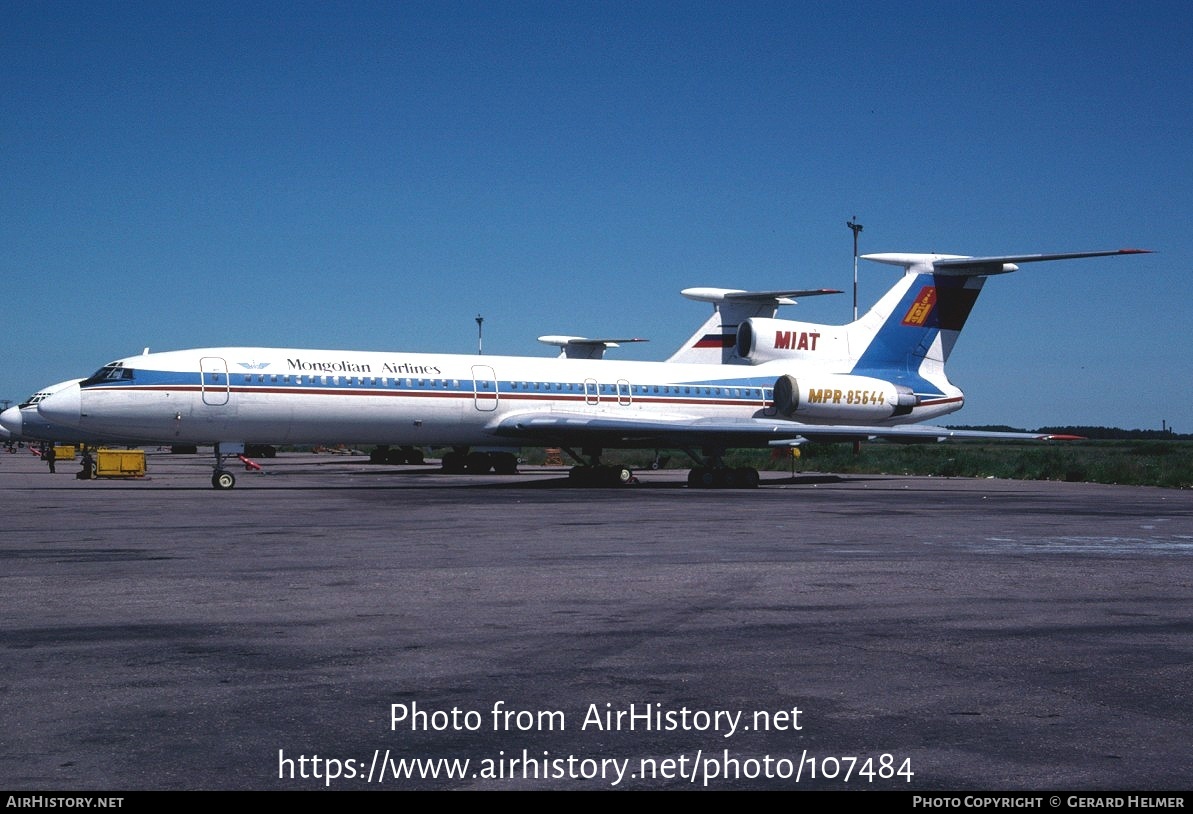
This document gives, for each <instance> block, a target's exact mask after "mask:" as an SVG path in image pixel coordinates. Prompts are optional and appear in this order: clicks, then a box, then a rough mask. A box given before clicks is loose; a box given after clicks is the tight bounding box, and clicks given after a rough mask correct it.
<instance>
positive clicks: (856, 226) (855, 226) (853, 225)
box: [845, 215, 862, 320]
mask: <svg viewBox="0 0 1193 814" xmlns="http://www.w3.org/2000/svg"><path fill="white" fill-rule="evenodd" d="M845 225H846V226H848V227H849V231H851V232H853V318H854V319H855V320H856V319H857V235H858V232H860V231H861V230H862V225H861V224H860V223H858V222H857V215H854V216H853V220H848V221H845Z"/></svg>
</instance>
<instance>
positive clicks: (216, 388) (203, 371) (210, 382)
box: [199, 356, 232, 407]
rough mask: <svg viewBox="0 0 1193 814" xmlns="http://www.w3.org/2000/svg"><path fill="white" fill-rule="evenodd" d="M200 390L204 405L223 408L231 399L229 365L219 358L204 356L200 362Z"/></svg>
mask: <svg viewBox="0 0 1193 814" xmlns="http://www.w3.org/2000/svg"><path fill="white" fill-rule="evenodd" d="M199 389H200V390H201V391H202V392H203V403H204V404H206V405H208V406H209V407H223V406H224V405H226V404H227V403H228V400H229V399H230V398H231V394H232V389H231V383H230V382H229V381H228V363H227V362H225V361H224V360H223V359H222V358H220V357H219V356H204V357H203V358H202V359H200V360H199Z"/></svg>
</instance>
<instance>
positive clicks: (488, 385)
mask: <svg viewBox="0 0 1193 814" xmlns="http://www.w3.org/2000/svg"><path fill="white" fill-rule="evenodd" d="M472 404H473V406H474V407H476V409H478V410H480V411H481V412H482V413H491V412H493V411H494V410H496V409H497V373H496V372H494V370H493V368H491V367H489V366H488V365H473V366H472Z"/></svg>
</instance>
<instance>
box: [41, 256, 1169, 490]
mask: <svg viewBox="0 0 1193 814" xmlns="http://www.w3.org/2000/svg"><path fill="white" fill-rule="evenodd" d="M1145 251H1146V250H1143V249H1119V250H1115V251H1096V252H1076V253H1067V254H1031V255H1008V256H999V257H966V256H960V255H945V254H870V255H865V256H864V259H866V260H870V261H874V262H878V263H886V264H890V265H896V266H902V267H903V269H904V274H903V276H902V277H901V278H900V279H899V281H898V282H897V283H896V284H895V285H894V286H893V287H892V288H891V289H890V290H889V291H887V292H886V294H885V295H884V296H883V297H882V298H881V299H880V300H879V301H878V302H877V303H876V304H875V305H874V307H873V308H872V309H870V311H869V312H867V313H866V314H865V315H864V316H862V317H861V318H860V319H857V320H855V321H854V322H851V323H849V324H846V325H819V324H815V323H808V322H799V321H794V320H785V319H775V318H773V316H774V313H775V310H776V308H777V306H778V305H781V304H790V303H791V302H792V299H791V298H792V297H793V296H795V295H796V294H801V295H807V294H811V293H824V292H819V291H811V292H796V291H766V292H748V291H734V290H727V289H688V290H686V291H685V292H684V293H685V294H686V295H687V296H689V297H692V298H694V299H699V300H703V301H706V302H711V303H712V304H713V307H714V314H713V317H712V318H710V319H709V321H708V322H706V323H705V324H704V325H703V326H701V328H700V329H699V330H698V331H697V332H696V334H695V335H693V337H692V338H691V339H690V340H689V341H688V342H687V343H686V344H685V346H684V347H683V348H681V349H680V351H678V352H677V353H675V354H674V355H672V356H671V358H669V359H668V360H667V361H665V362H636V361H616V360H611V359H605V358H600V357H601V354H600V353H595V354H594V353H591V352H590V351H591V350H592V346H593V343H594V342H597V343H599V342H600V340H576V344H577V346H578V348H579V349H580V350H582V351H583V352H576V353H570V352H568V348H567V343H568V338H567V337H550V338H544V339H545V340H546V341H552V342H553V343H554V344H560V345H561V347H563V352H562V353H561V354H560V355H559V356H558V357H556V358H541V357H516V356H466V355H447V354H426V353H405V352H396V353H377V352H363V351H339V350H307V349H293V348H251V347H250V348H237V347H224V348H219V347H216V348H201V349H195V350H178V351H167V352H162V353H149V352H146V353H143V354H142V355H140V356H130V357H128V358H125V359H118V360H116V361H114V362H111V363H109V364H106V365H104V366H103V367H101V368H100V369H99V370H98V371H96V372H95V373H94V374H93V375H91V376H90V377H88V378H86V379H84V380H82V381H80V382H79V383H77V384H71V385H68V386H66V387H63V388H61V389H58V390H56V391H55V392H53V393H52V394H50V395H48V396H47V397H45V398H44V399H42V400H41V401H40V402H39V403H38V404H37V412H38V415H39V416H41V417H42V418H43V419H45V420H46V421H48V422H50V423H52V424H55V425H61V426H66V427H72V428H75V429H77V430H81V431H83V432H86V433H88V434H89V435H93V436H103V437H106V438H112V439H119V438H127V439H136V440H138V441H141V442H144V441H146V440H151V441H154V442H156V443H168V444H213V445H214V447H215V467H214V472H213V474H212V478H211V482H212V485H213V486H214V487H215V488H217V489H230V488H232V487H233V486H234V485H235V477H234V476H233V474H232V472H231V471H229V470H228V469H226V468H224V466H223V461H224V460H225V459H226V458H227V457H228V456H230V455H235V454H238V453H239V452H240V451H242V450H243V448H244V444H245V443H246V442H252V443H268V444H305V443H327V442H329V441H331V440H335V441H337V442H343V443H359V444H379V445H396V446H452V447H454V448H455V449H456V452H455V455H456V456H457V457H456V458H455V459H454V460H455V461H457V462H459V463H460V465H461V468H463V463H464V462H465V461H467V460H468V459H467V458H466V457H463V456H464V455H465V454H466V451H467V448H469V447H477V446H494V445H504V446H559V447H562V448H563V449H565V450H567V451H568V453H569V454H571V455H572V457H574V458H575V459H576V460H577V461H579V462H580V465H579V466H577V467H575V468H573V470H572V477H573V478H574V479H575V480H576V481H578V482H580V483H583V484H589V485H615V484H621V483H627V482H630V481H631V480H632V479H633V478H632V473H631V472H630V470H629V469H628V468H626V467H623V466H607V465H602V464H601V462H600V456H601V453H602V450H604V449H606V448H656V449H657V448H675V449H681V450H683V451H685V452H686V453H687V454H689V455H690V456H691V457H692V458H693V459H694V461H695V462H696V464H697V465H696V466H695V468H693V469H692V470H691V472H690V473H689V476H688V483H689V485H691V486H698V487H699V486H705V487H739V488H740V487H754V486H757V485H758V481H759V478H758V472H757V471H756V470H754V469H750V468H738V469H731V468H728V467H726V466H725V465H724V463H723V459H722V456H723V455H724V453H725V451H726V450H728V449H731V448H744V447H762V448H765V447H768V446H772V447H773V446H791V445H793V444H797V443H800V442H802V441H806V440H833V441H841V440H856V439H864V438H882V439H890V440H895V441H900V440H901V441H916V440H931V439H942V438H990V439H1042V440H1043V439H1047V438H1049V437H1050V436H1042V435H1036V434H1032V433H998V432H982V431H964V430H950V429H947V428H944V427H936V426H925V425H922V424H920V423H919V422H923V421H926V420H931V419H937V418H939V417H941V416H943V415H946V414H947V413H951V412H953V411H954V410H958V409H960V407H961V406H962V404H963V401H964V397H963V395H962V393H961V391H960V390H959V389H958V388H957V387H956V386H954V385H953V384H952V383H951V382H950V381H949V380H948V378H947V377H946V375H945V369H944V368H945V362H946V361H947V360H948V357H949V353H950V352H951V351H952V349H953V345H954V343H955V342H956V340H957V336H958V334H959V332H960V331H961V328H962V327H963V326H964V324H965V320H966V318H967V317H968V316H969V313H970V310H971V308H972V307H973V304H974V302H975V300H976V299H977V296H978V293H979V292H980V290H981V288H982V285H983V284H984V283H985V281H986V278H987V277H988V276H990V275H993V274H1002V273H1006V272H1011V271H1016V270H1017V269H1018V265H1016V264H1019V263H1032V262H1040V261H1048V260H1066V259H1074V258H1085V257H1102V256H1107V255H1121V254H1139V253H1144V252H1145ZM768 309H769V310H768ZM768 312H769V313H770V315H771V316H770V317H767V316H765V315H764V314H766V313H768ZM751 313H752V314H754V316H744V318H740V319H739V317H743V315H746V314H751ZM586 342H587V344H585V343H586ZM573 350H576V348H573ZM585 357H587V358H585ZM594 357H595V358H594ZM472 454H473V455H476V454H478V453H472ZM509 457H510V458H511V461H508V462H504V463H503V462H501V459H498V460H499V464H498V467H499V468H502V467H505V468H508V469H511V470H512V467H513V463H512V456H509ZM488 460H489V459H488V458H486V462H487V461H488ZM445 463H447V462H446V461H445Z"/></svg>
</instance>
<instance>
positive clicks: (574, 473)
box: [563, 447, 638, 487]
mask: <svg viewBox="0 0 1193 814" xmlns="http://www.w3.org/2000/svg"><path fill="white" fill-rule="evenodd" d="M563 451H564V452H566V453H567V454H568V455H570V456H572V458H574V459H575V460H577V461H579V462H580V464H579V466H573V467H572V468H571V469H569V470H568V480H569V481H570V482H571V483H573V484H575V485H576V486H586V487H604V486H628V485H630V484H631V483H637V482H638V479H637V478H635V477H634V471H633V470H632V469H630V468H629V467H628V466H622V465H621V464H603V463H601V449H600V448H599V447H585V448H584V449H583V450H582V452H583V455H585V456H587V457H588V461H587V462H585V460H584V458H583V457H581V456H580V455H577V454H576V453H575V452H574V451H573V450H570V449H568V448H567V447H563Z"/></svg>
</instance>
